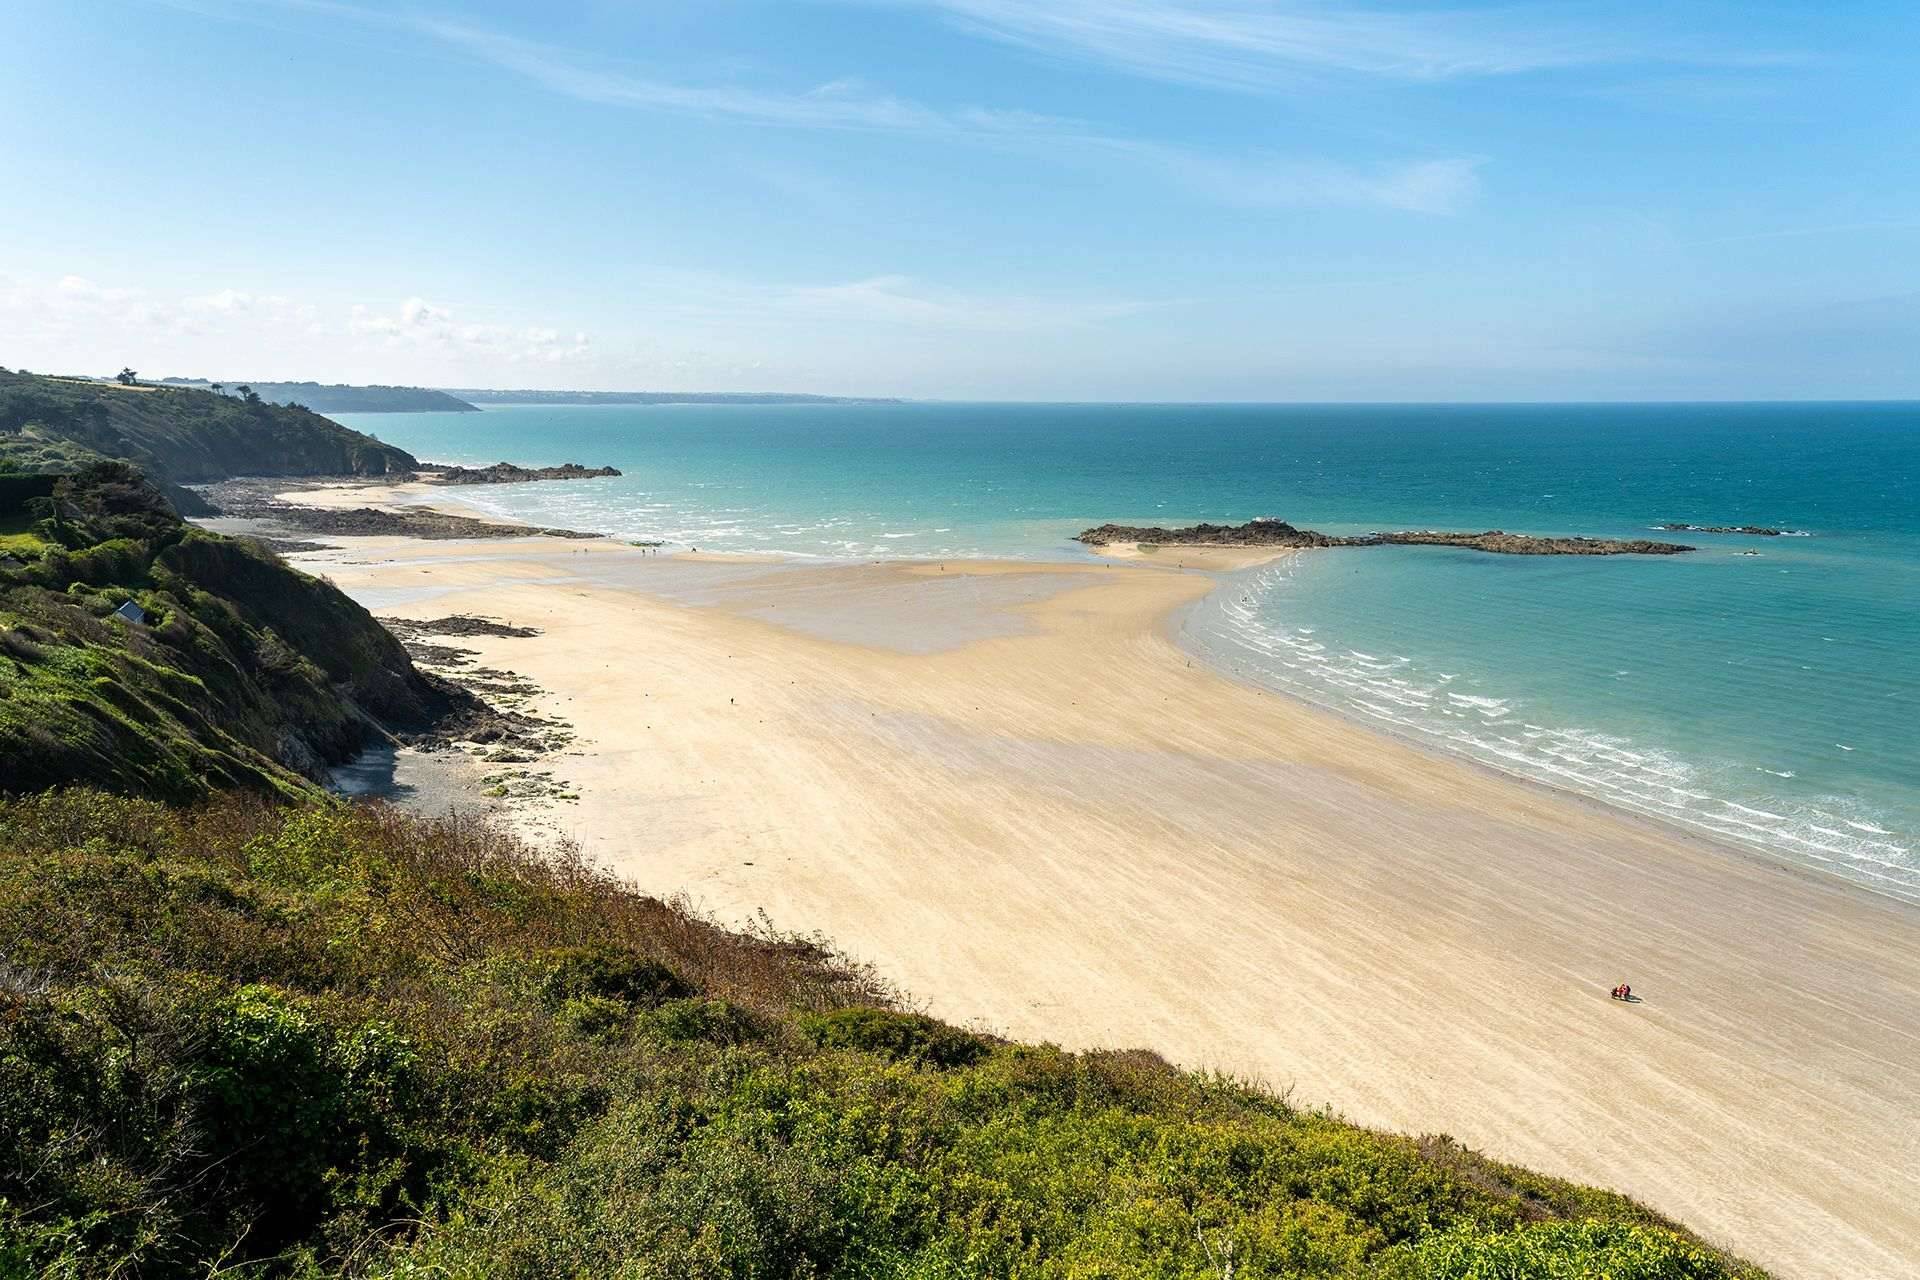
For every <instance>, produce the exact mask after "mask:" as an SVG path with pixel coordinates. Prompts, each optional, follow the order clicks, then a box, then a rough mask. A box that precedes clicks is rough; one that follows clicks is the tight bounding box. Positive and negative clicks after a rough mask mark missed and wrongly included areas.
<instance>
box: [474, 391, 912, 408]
mask: <svg viewBox="0 0 1920 1280" xmlns="http://www.w3.org/2000/svg"><path fill="white" fill-rule="evenodd" d="M446 394H448V395H451V396H457V397H459V398H460V399H462V400H465V401H468V402H469V403H472V404H476V405H484V404H900V403H901V401H899V400H897V399H892V398H889V397H885V396H815V395H803V394H800V393H798V392H786V391H524V390H523V391H494V390H486V389H481V388H451V387H450V388H446Z"/></svg>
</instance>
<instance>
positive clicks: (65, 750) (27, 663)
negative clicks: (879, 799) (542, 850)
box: [0, 463, 453, 1275]
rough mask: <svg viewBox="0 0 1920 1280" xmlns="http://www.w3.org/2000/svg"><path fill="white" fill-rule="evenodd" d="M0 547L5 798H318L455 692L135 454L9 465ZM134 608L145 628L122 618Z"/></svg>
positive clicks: (366, 618) (316, 583) (0, 769)
mask: <svg viewBox="0 0 1920 1280" xmlns="http://www.w3.org/2000/svg"><path fill="white" fill-rule="evenodd" d="M42 495H44V496H42ZM9 504H11V505H9ZM0 551H4V552H6V553H7V555H6V556H4V557H0V790H5V791H15V792H19V791H31V790H36V789H39V788H42V787H50V786H60V785H68V784H73V783H80V782H84V783H88V784H90V785H93V786H98V787H105V788H108V789H110V790H115V791H123V792H128V793H132V794H140V795H149V796H158V797H162V798H165V799H171V800H190V799H194V798H198V797H201V796H204V795H207V794H208V793H209V792H211V791H215V790H224V789H230V788H246V789H250V790H254V791H258V792H265V793H269V794H279V795H286V796H299V795H309V796H310V795H312V794H314V787H313V785H312V783H311V782H310V781H309V779H310V778H312V777H314V776H317V775H318V774H319V772H320V770H321V768H322V767H323V766H324V765H327V764H332V763H338V762H339V761H341V760H343V759H345V758H347V757H348V756H350V755H352V754H353V753H354V752H355V751H356V750H358V748H359V747H360V745H361V744H362V743H363V742H364V741H365V739H366V737H367V735H368V732H369V725H368V717H369V716H372V717H374V718H377V719H379V720H382V721H384V722H386V723H389V724H393V725H396V726H399V727H413V726H418V725H424V724H425V723H426V722H427V721H428V720H429V719H431V718H432V716H433V715H434V714H435V713H436V712H438V711H439V710H442V709H444V707H445V706H447V705H448V699H449V698H450V697H452V696H453V695H451V694H450V693H448V692H447V691H446V689H445V688H444V687H442V686H440V685H438V684H436V683H434V682H432V681H430V680H428V679H427V678H426V677H424V676H422V675H420V674H419V673H418V672H416V671H415V670H414V668H413V664H412V663H411V661H409V660H408V658H407V656H406V653H405V651H404V650H403V649H402V648H401V646H400V643H399V642H398V641H397V640H395V639H394V637H393V636H392V635H390V634H389V633H388V632H387V631H386V629H385V628H383V627H381V626H380V624H379V623H377V622H375V621H374V620H373V617H372V616H371V615H370V614H368V613H367V611H366V610H364V609H362V608H361V607H360V606H359V605H357V604H355V603H353V601H351V600H349V599H348V598H347V597H346V596H344V595H342V594H341V593H340V592H339V591H337V590H335V589H334V588H333V587H331V586H329V585H328V584H326V583H324V582H321V581H320V580H318V579H316V578H312V577H309V576H307V575H306V574H303V573H300V572H298V571H297V570H294V569H292V568H289V567H288V566H287V565H286V564H284V563H283V562H281V560H280V559H279V558H278V557H277V556H275V555H274V554H273V553H272V552H271V551H269V550H267V549H266V548H264V547H262V546H260V545H258V544H256V543H253V542H249V541H246V540H242V539H236V538H226V537H221V536H219V535H217V534H212V533H208V532H206V531H204V530H201V529H195V528H192V527H190V526H188V525H186V524H185V523H184V522H182V521H181V519H180V518H179V516H177V515H176V514H175V513H174V512H173V510H172V508H171V507H169V506H168V505H167V502H166V500H165V499H164V498H163V497H162V496H161V495H160V493H159V492H158V491H157V490H155V489H154V488H153V487H152V486H151V485H149V484H147V483H146V481H144V480H143V479H142V478H141V477H140V476H139V475H138V473H136V472H135V471H133V469H132V468H130V467H127V466H126V465H125V464H122V463H93V464H91V465H88V466H86V467H84V468H83V469H82V470H81V471H80V472H79V473H78V474H76V475H73V476H68V477H53V476H26V477H6V476H0ZM128 600H132V601H133V602H134V603H136V604H138V605H139V606H140V607H141V608H142V609H143V610H145V611H146V615H147V616H146V621H145V622H144V623H140V624H131V623H127V622H124V621H122V620H120V619H118V618H114V617H112V616H110V615H112V613H113V611H114V610H115V609H117V608H119V607H120V606H121V605H122V604H123V603H125V602H126V601H128ZM0 945H3V944H0ZM0 1275H4V1272H0Z"/></svg>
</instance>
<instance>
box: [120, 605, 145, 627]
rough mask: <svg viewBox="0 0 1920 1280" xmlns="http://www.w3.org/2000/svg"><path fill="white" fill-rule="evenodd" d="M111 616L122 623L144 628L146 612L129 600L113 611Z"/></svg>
mask: <svg viewBox="0 0 1920 1280" xmlns="http://www.w3.org/2000/svg"><path fill="white" fill-rule="evenodd" d="M113 616H114V617H116V618H118V619H120V621H122V622H131V623H135V624H136V625H140V626H145V625H146V621H147V611H146V610H145V609H142V608H141V607H140V606H139V605H137V604H135V603H134V602H133V601H131V600H129V601H127V602H126V603H125V604H123V605H121V606H120V607H119V608H118V609H115V610H114V611H113Z"/></svg>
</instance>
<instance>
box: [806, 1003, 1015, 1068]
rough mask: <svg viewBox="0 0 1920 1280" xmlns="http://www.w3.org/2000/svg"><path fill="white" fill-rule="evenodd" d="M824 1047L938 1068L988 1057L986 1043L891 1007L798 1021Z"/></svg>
mask: <svg viewBox="0 0 1920 1280" xmlns="http://www.w3.org/2000/svg"><path fill="white" fill-rule="evenodd" d="M800 1029H801V1031H802V1032H804V1033H805V1034H806V1035H807V1037H808V1038H809V1039H811V1040H812V1041H813V1042H814V1043H815V1044H817V1045H819V1046H820V1047H821V1048H823V1049H857V1050H860V1051H862V1052H865V1053H878V1054H884V1055H885V1056H887V1057H889V1058H894V1059H908V1060H912V1061H916V1062H925V1063H928V1064H930V1065H932V1066H936V1067H964V1066H967V1065H969V1064H970V1063H974V1062H978V1061H979V1060H980V1059H981V1058H983V1057H985V1056H986V1055H987V1042H986V1041H985V1040H982V1039H981V1038H980V1037H979V1036H975V1035H970V1034H968V1033H967V1032H965V1031H961V1030H959V1029H958V1028H956V1027H950V1026H948V1025H947V1024H946V1023H944V1022H936V1021H934V1020H933V1019H932V1018H927V1017H922V1016H921V1015H920V1014H917V1013H898V1012H895V1011H894V1010H892V1009H870V1008H869V1009H835V1010H833V1011H832V1012H830V1013H821V1014H814V1015H811V1016H809V1017H805V1018H802V1019H801V1020H800Z"/></svg>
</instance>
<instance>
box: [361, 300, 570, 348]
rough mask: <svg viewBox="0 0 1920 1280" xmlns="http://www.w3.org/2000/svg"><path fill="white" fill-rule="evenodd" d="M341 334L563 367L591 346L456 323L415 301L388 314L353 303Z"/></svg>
mask: <svg viewBox="0 0 1920 1280" xmlns="http://www.w3.org/2000/svg"><path fill="white" fill-rule="evenodd" d="M346 332H347V333H348V334H349V335H350V336H351V337H353V338H356V339H360V340H363V341H369V342H372V343H375V344H377V345H381V346H385V347H389V348H415V349H421V350H427V349H439V350H440V351H442V352H446V353H454V354H458V355H461V356H466V357H475V356H477V357H483V358H485V359H488V360H493V361H503V362H505V363H507V364H564V363H568V362H571V361H578V360H582V359H584V358H585V357H586V356H587V355H588V354H589V353H590V352H591V349H592V346H593V342H592V339H590V338H589V337H588V336H587V335H586V333H584V332H582V331H578V330H576V331H573V332H562V331H561V330H559V329H555V328H551V327H547V326H539V325H530V326H526V327H523V328H514V327H512V326H509V325H499V324H477V323H472V322H467V321H461V320H457V319H456V318H455V317H454V315H453V313H452V312H451V311H450V310H448V309H447V308H445V307H440V306H436V305H434V304H433V303H430V302H428V301H427V300H426V299H425V298H417V297H416V298H408V299H406V300H405V301H404V302H402V303H401V304H400V305H399V307H397V308H396V309H394V310H392V311H384V310H380V309H377V308H375V307H370V306H367V305H366V304H364V303H357V304H355V305H354V307H353V309H352V311H351V312H350V313H349V314H348V317H347V323H346Z"/></svg>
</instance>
